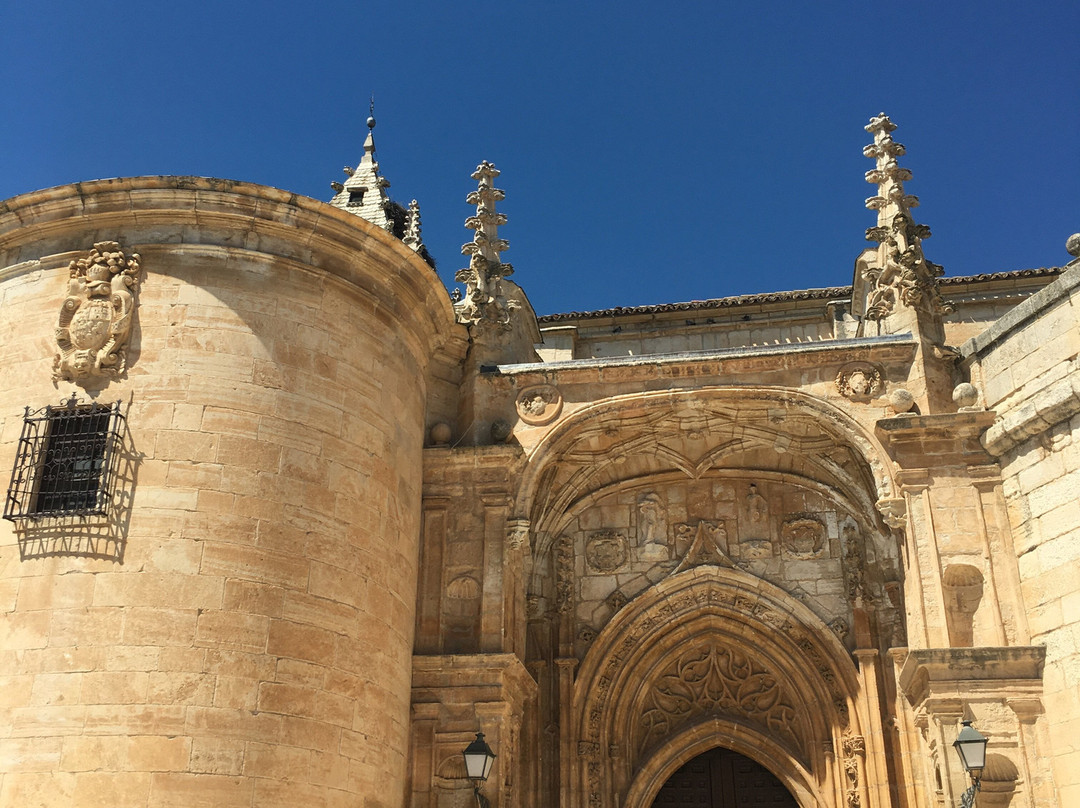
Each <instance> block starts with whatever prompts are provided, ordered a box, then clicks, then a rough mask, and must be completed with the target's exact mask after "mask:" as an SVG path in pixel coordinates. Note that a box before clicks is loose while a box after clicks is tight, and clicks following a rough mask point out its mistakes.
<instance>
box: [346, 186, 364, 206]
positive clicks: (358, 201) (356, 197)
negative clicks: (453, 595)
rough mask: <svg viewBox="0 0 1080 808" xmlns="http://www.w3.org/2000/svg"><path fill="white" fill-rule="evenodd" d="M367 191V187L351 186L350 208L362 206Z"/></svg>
mask: <svg viewBox="0 0 1080 808" xmlns="http://www.w3.org/2000/svg"><path fill="white" fill-rule="evenodd" d="M365 192H367V188H350V189H349V201H348V203H347V204H348V206H349V207H350V208H356V207H360V205H363V204H364V194H365Z"/></svg>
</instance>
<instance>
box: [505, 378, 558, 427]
mask: <svg viewBox="0 0 1080 808" xmlns="http://www.w3.org/2000/svg"><path fill="white" fill-rule="evenodd" d="M515 406H516V407H517V414H518V418H520V419H521V420H522V421H524V422H525V423H526V424H528V425H529V426H544V425H545V424H550V423H551V422H552V421H554V420H555V419H556V418H558V417H559V415H560V413H562V406H563V398H562V394H561V393H559V391H558V390H557V389H556V388H554V387H552V386H551V385H547V384H539V385H534V386H532V387H526V388H525V389H524V390H522V391H521V393H520V394H519V395H518V397H517V401H516V402H515Z"/></svg>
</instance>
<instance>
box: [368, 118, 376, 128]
mask: <svg viewBox="0 0 1080 808" xmlns="http://www.w3.org/2000/svg"><path fill="white" fill-rule="evenodd" d="M367 128H368V129H374V128H375V116H374V115H368V119H367Z"/></svg>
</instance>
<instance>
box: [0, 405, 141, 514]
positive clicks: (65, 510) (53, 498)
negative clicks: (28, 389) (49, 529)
mask: <svg viewBox="0 0 1080 808" xmlns="http://www.w3.org/2000/svg"><path fill="white" fill-rule="evenodd" d="M122 420H123V416H122V415H121V414H120V403H119V402H117V403H116V404H113V405H107V404H79V403H77V402H76V400H75V399H74V398H72V400H71V401H68V402H67V403H66V404H65V405H63V406H60V407H52V406H49V407H45V408H44V409H40V410H34V411H31V410H30V408H29V407H27V408H26V414H25V416H24V418H23V431H22V437H21V438H20V439H19V448H18V452H17V455H16V458H15V468H14V469H13V470H12V473H11V485H10V486H8V492H7V499H6V501H5V503H4V518H5V519H9V520H12V521H15V520H19V519H41V518H44V517H51V516H67V515H75V516H91V515H101V514H105V513H106V511H107V508H108V501H109V494H110V491H111V482H112V476H113V474H112V469H113V466H114V462H113V461H114V455H115V450H116V448H117V447H118V446H119V444H120V425H121V422H122Z"/></svg>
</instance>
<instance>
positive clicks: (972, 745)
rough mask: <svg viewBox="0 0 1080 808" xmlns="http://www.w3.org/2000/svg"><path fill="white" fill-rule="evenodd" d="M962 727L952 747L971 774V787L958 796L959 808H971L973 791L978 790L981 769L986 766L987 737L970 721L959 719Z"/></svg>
mask: <svg viewBox="0 0 1080 808" xmlns="http://www.w3.org/2000/svg"><path fill="white" fill-rule="evenodd" d="M960 723H961V724H963V729H961V730H960V734H959V735H957V736H956V741H954V742H953V749H955V750H956V754H958V755H959V756H960V762H961V763H963V764H964V771H966V772H967V773H968V774H969V775H971V787H970V788H968V790H967V791H965V792H964V793H963V794H962V795H961V796H960V808H971V807H972V806H973V805H974V804H975V792H977V791H978V790H979V782H980V780H981V779H982V770H983V768H985V766H986V742H987V738H986V736H985V735H983V734H982V733H981V732H979V731H978V730H977V729H975V727H973V726H971V722H970V721H961V722H960Z"/></svg>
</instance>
